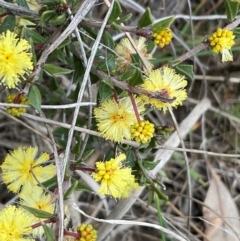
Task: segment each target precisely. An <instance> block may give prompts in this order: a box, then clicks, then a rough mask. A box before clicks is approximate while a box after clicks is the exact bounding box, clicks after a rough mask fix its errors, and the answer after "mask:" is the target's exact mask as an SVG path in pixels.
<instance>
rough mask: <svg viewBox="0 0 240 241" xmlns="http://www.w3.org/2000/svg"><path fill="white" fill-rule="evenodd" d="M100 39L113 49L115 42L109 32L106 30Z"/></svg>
mask: <svg viewBox="0 0 240 241" xmlns="http://www.w3.org/2000/svg"><path fill="white" fill-rule="evenodd" d="M102 40H103V43H104V44H105V45H106V46H107V47H109V48H110V49H114V47H115V44H114V41H113V38H112V35H111V34H110V33H109V32H107V31H105V32H104V34H103V37H102Z"/></svg>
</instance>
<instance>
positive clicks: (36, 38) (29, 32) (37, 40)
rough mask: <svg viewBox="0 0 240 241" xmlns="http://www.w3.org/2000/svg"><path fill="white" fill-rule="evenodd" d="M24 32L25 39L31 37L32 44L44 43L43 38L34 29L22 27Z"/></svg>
mask: <svg viewBox="0 0 240 241" xmlns="http://www.w3.org/2000/svg"><path fill="white" fill-rule="evenodd" d="M24 34H25V37H26V38H27V39H29V38H32V40H33V42H34V44H44V43H45V41H46V40H45V38H44V37H43V36H42V35H40V34H39V33H37V32H36V31H34V30H31V29H29V28H24Z"/></svg>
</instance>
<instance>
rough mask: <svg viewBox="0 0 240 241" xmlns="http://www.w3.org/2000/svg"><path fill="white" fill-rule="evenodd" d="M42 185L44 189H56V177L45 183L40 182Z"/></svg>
mask: <svg viewBox="0 0 240 241" xmlns="http://www.w3.org/2000/svg"><path fill="white" fill-rule="evenodd" d="M42 185H43V186H44V187H46V188H48V189H49V188H52V187H56V186H57V176H54V177H52V178H50V179H48V180H47V181H45V182H42Z"/></svg>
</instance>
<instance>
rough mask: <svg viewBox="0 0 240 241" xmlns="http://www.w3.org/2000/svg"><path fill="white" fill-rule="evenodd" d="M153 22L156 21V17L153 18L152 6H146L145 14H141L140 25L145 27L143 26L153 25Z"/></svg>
mask: <svg viewBox="0 0 240 241" xmlns="http://www.w3.org/2000/svg"><path fill="white" fill-rule="evenodd" d="M153 22H154V19H153V16H152V13H151V10H150V8H146V11H145V12H144V14H143V15H142V16H141V18H140V19H139V21H138V27H139V28H143V27H146V26H149V25H151V24H152V23H153Z"/></svg>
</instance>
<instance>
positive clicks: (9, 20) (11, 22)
mask: <svg viewBox="0 0 240 241" xmlns="http://www.w3.org/2000/svg"><path fill="white" fill-rule="evenodd" d="M15 25H16V17H15V16H14V15H8V16H7V17H6V18H4V20H3V22H2V23H1V25H0V33H3V32H6V31H7V30H9V31H12V32H13V31H14V28H15Z"/></svg>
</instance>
